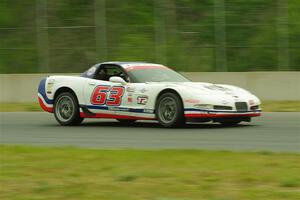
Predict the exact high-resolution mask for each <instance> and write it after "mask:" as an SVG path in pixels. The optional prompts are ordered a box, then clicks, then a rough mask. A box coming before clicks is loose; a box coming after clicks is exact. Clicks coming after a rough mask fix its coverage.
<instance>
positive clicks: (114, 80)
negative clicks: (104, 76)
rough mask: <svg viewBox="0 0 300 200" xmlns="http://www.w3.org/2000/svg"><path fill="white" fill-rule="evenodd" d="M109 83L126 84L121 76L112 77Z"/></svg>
mask: <svg viewBox="0 0 300 200" xmlns="http://www.w3.org/2000/svg"><path fill="white" fill-rule="evenodd" d="M109 81H110V82H113V83H121V84H122V85H125V84H126V81H124V79H122V78H121V77H119V76H112V77H110V78H109Z"/></svg>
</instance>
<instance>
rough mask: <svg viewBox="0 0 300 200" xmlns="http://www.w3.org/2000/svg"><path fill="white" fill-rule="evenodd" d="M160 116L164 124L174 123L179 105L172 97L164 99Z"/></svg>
mask: <svg viewBox="0 0 300 200" xmlns="http://www.w3.org/2000/svg"><path fill="white" fill-rule="evenodd" d="M158 115H159V118H160V120H161V121H162V122H163V123H170V122H172V121H173V120H174V119H175V118H176V115H177V104H176V101H175V99H173V98H171V97H165V98H163V99H162V100H161V101H160V103H159V106H158Z"/></svg>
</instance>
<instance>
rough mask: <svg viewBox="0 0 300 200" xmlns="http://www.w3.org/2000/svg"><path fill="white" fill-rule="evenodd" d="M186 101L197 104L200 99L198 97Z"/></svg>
mask: <svg viewBox="0 0 300 200" xmlns="http://www.w3.org/2000/svg"><path fill="white" fill-rule="evenodd" d="M184 102H185V103H194V104H197V103H200V101H199V100H198V99H186V100H184Z"/></svg>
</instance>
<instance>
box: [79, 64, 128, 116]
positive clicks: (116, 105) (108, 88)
mask: <svg viewBox="0 0 300 200" xmlns="http://www.w3.org/2000/svg"><path fill="white" fill-rule="evenodd" d="M101 70H102V71H101ZM102 72H103V73H102ZM119 73H120V69H119V68H118V67H117V66H102V69H99V71H98V72H97V74H96V75H95V77H96V78H99V79H103V80H98V79H88V80H87V82H86V84H85V86H84V96H85V103H86V106H87V108H88V109H89V110H90V111H91V112H92V113H96V114H99V116H98V117H101V116H100V114H102V115H103V117H113V115H115V114H116V111H117V110H118V109H120V107H121V105H122V101H123V98H124V96H126V95H125V92H126V88H125V86H124V85H122V84H121V83H112V82H110V81H109V78H110V77H112V76H115V75H117V74H119Z"/></svg>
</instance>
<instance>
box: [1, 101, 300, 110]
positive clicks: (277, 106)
mask: <svg viewBox="0 0 300 200" xmlns="http://www.w3.org/2000/svg"><path fill="white" fill-rule="evenodd" d="M262 109H263V111H264V112H300V101H263V103H262ZM22 111H27V112H28V111H29V112H32V111H33V112H34V111H42V109H41V108H40V106H39V104H38V103H0V112H22Z"/></svg>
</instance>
